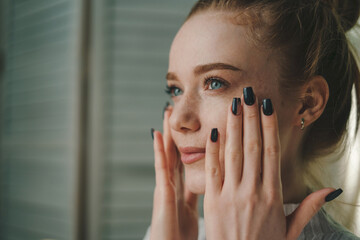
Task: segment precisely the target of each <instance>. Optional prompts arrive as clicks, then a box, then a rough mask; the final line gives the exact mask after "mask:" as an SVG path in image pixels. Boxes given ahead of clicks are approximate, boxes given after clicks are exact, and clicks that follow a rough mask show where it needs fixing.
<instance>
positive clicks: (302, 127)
mask: <svg viewBox="0 0 360 240" xmlns="http://www.w3.org/2000/svg"><path fill="white" fill-rule="evenodd" d="M304 128H305V119H304V118H301V130H304Z"/></svg>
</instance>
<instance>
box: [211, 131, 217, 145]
mask: <svg viewBox="0 0 360 240" xmlns="http://www.w3.org/2000/svg"><path fill="white" fill-rule="evenodd" d="M217 139H218V130H217V128H213V129H212V130H211V141H212V142H216V141H217Z"/></svg>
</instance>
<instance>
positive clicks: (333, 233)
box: [144, 203, 360, 240]
mask: <svg viewBox="0 0 360 240" xmlns="http://www.w3.org/2000/svg"><path fill="white" fill-rule="evenodd" d="M298 206H299V203H286V204H284V212H285V215H286V216H288V215H290V214H291V213H292V212H293V211H294V210H295V209H296V208H297V207H298ZM318 239H319V240H320V239H321V240H360V238H359V237H357V236H355V235H354V234H353V233H351V232H349V231H348V230H346V229H345V228H344V227H343V226H341V225H340V224H339V223H337V222H335V220H333V219H332V218H331V217H330V215H328V214H327V213H326V212H325V210H324V209H323V208H321V209H320V211H319V212H318V213H317V214H316V215H315V216H314V217H313V218H312V219H311V220H310V222H309V223H308V224H307V225H306V226H305V228H304V229H303V231H302V232H301V234H300V236H299V238H298V240H318ZM144 240H150V227H149V228H148V229H147V231H146V234H145V237H144ZM198 240H206V238H205V226H204V219H203V218H199V235H198Z"/></svg>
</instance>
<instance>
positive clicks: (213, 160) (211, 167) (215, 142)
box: [205, 128, 222, 194]
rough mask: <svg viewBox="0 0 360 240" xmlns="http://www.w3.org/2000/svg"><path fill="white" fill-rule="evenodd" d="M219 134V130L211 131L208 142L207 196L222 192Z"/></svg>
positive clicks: (206, 165)
mask: <svg viewBox="0 0 360 240" xmlns="http://www.w3.org/2000/svg"><path fill="white" fill-rule="evenodd" d="M219 137H220V135H219V132H218V130H217V128H213V129H212V130H211V134H210V136H209V137H208V139H207V142H206V150H205V151H206V153H205V175H206V177H205V179H206V184H205V194H206V193H210V194H213V193H217V192H219V191H220V190H221V183H222V180H221V179H222V178H221V171H220V163H219V148H220V140H219Z"/></svg>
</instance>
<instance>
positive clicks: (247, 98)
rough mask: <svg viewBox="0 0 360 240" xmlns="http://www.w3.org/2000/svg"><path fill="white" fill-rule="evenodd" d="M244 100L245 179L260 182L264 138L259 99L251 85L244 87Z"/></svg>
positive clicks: (253, 182) (255, 182) (251, 182)
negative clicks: (261, 131)
mask: <svg viewBox="0 0 360 240" xmlns="http://www.w3.org/2000/svg"><path fill="white" fill-rule="evenodd" d="M243 100H244V102H245V104H244V105H243V121H244V123H243V129H244V137H243V145H244V149H243V151H244V163H243V164H244V166H243V178H242V179H243V180H242V181H247V182H249V184H258V183H259V182H260V171H261V151H262V143H261V142H262V140H261V133H260V116H259V107H258V101H257V98H256V96H255V94H254V93H253V90H252V88H251V87H247V88H244V94H243Z"/></svg>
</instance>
